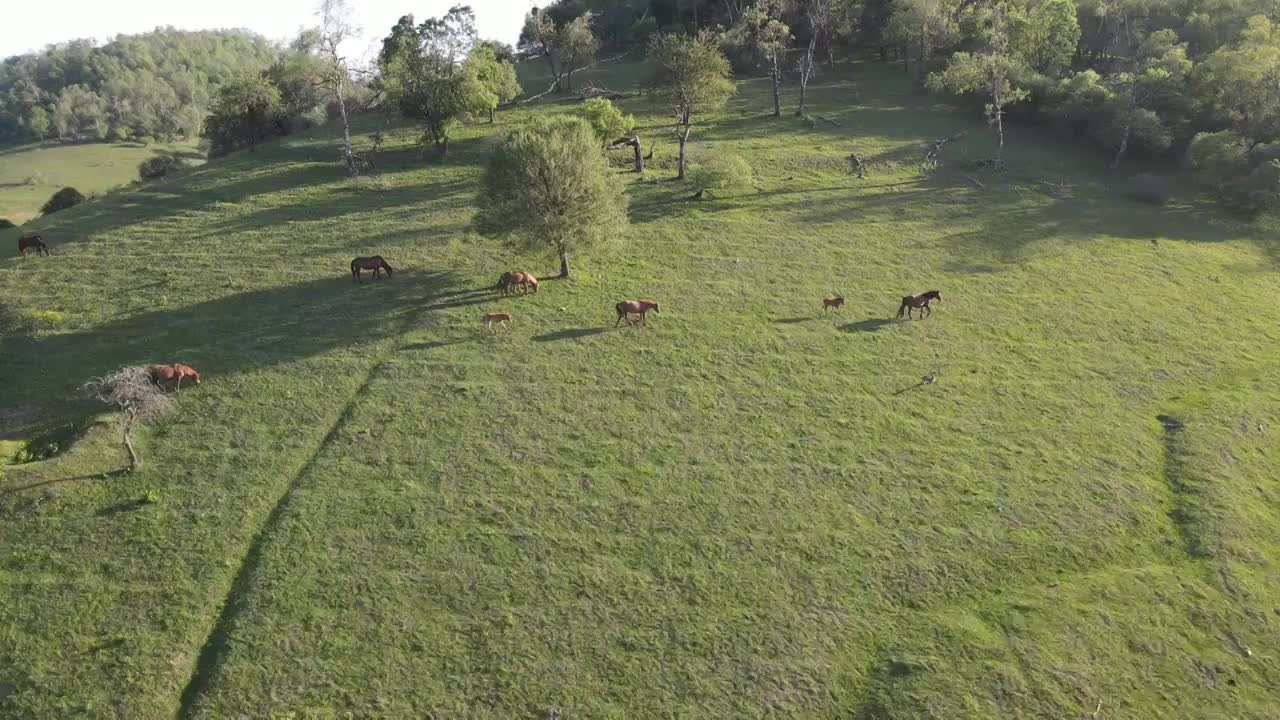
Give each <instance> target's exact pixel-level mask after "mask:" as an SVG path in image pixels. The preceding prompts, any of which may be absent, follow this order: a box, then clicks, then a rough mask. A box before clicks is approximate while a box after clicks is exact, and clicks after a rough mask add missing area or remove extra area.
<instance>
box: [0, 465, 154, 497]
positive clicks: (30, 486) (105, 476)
mask: <svg viewBox="0 0 1280 720" xmlns="http://www.w3.org/2000/svg"><path fill="white" fill-rule="evenodd" d="M128 474H129V468H127V467H123V468H116V469H115V470H108V471H106V472H100V473H93V474H90V475H75V476H72V477H64V478H55V479H53V480H41V481H39V482H33V483H27V484H26V485H18V486H15V487H11V488H4V489H3V490H0V496H4V495H14V494H17V493H21V492H26V491H27V490H35V489H37V488H42V487H48V486H50V485H61V484H63V483H69V482H80V481H82V480H110V479H111V478H118V477H123V476H125V475H128Z"/></svg>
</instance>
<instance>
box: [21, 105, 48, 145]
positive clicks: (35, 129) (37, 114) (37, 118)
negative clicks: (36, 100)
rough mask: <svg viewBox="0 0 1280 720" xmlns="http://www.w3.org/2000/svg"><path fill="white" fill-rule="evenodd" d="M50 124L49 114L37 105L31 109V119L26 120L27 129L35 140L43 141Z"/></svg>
mask: <svg viewBox="0 0 1280 720" xmlns="http://www.w3.org/2000/svg"><path fill="white" fill-rule="evenodd" d="M51 126H52V124H51V123H50V122H49V113H48V112H46V111H45V109H44V108H42V107H40V106H39V105H37V106H36V107H33V108H31V117H30V119H28V120H27V128H28V129H30V130H31V134H32V135H34V136H35V138H36V139H37V140H43V139H44V138H45V136H46V135H48V134H49V128H50V127H51Z"/></svg>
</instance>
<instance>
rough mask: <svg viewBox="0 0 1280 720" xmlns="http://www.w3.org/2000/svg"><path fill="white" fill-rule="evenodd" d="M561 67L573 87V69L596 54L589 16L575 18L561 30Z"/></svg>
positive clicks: (569, 84) (566, 80)
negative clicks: (588, 22) (588, 20)
mask: <svg viewBox="0 0 1280 720" xmlns="http://www.w3.org/2000/svg"><path fill="white" fill-rule="evenodd" d="M559 52H560V67H561V68H562V69H564V70H565V82H566V83H567V84H568V89H569V90H572V89H573V71H574V68H575V67H576V66H581V65H587V64H589V63H590V62H591V60H592V59H593V58H594V57H595V54H596V38H595V36H594V35H592V34H591V26H590V25H589V24H587V16H586V15H582V16H580V17H577V18H574V19H573V21H572V22H570V23H569V24H567V25H565V26H564V28H563V29H561V31H560V42H559Z"/></svg>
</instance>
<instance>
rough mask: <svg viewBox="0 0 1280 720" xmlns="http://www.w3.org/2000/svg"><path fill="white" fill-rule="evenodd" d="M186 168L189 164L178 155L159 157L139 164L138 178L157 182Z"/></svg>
mask: <svg viewBox="0 0 1280 720" xmlns="http://www.w3.org/2000/svg"><path fill="white" fill-rule="evenodd" d="M186 168H187V162H186V161H185V160H183V159H182V158H180V157H178V156H176V155H157V156H156V157H153V158H147V159H146V160H143V161H142V162H141V163H139V164H138V176H139V177H141V178H142V179H143V180H155V179H156V178H161V177H164V176H165V175H169V174H171V173H175V172H178V171H179V170H185V169H186Z"/></svg>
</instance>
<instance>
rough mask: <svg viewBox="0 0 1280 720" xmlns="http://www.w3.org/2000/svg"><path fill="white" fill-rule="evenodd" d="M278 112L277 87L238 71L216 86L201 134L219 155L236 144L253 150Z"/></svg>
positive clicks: (267, 81)
mask: <svg viewBox="0 0 1280 720" xmlns="http://www.w3.org/2000/svg"><path fill="white" fill-rule="evenodd" d="M279 112H280V91H279V90H277V89H276V87H275V86H274V85H272V84H271V82H270V81H269V80H267V79H266V78H264V77H262V76H260V75H258V74H255V73H248V72H242V73H240V74H238V75H236V76H235V77H233V78H231V79H230V80H228V81H227V83H226V84H224V85H223V86H222V87H220V88H218V95H217V97H216V98H215V99H214V102H213V106H212V107H211V108H210V112H209V117H207V118H205V122H204V136H205V137H206V138H208V139H209V140H210V141H211V142H212V144H213V154H215V155H221V154H225V153H227V152H230V151H231V150H234V149H235V148H237V147H242V146H244V145H248V146H249V151H250V152H253V151H254V150H255V149H256V148H257V146H258V143H259V142H261V141H262V140H263V139H264V138H265V137H266V136H267V134H268V130H269V129H270V127H271V126H272V123H273V122H274V120H275V118H276V116H277V115H278V114H279Z"/></svg>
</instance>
